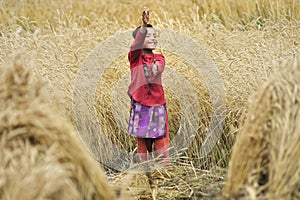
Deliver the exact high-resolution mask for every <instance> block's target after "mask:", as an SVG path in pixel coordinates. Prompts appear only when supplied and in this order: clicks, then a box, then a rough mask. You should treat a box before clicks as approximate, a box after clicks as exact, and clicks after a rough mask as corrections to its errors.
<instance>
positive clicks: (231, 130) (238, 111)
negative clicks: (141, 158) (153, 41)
mask: <svg viewBox="0 0 300 200" xmlns="http://www.w3.org/2000/svg"><path fill="white" fill-rule="evenodd" d="M144 9H148V10H149V11H150V23H151V24H152V25H154V27H155V28H156V30H157V32H158V42H159V44H158V49H157V51H160V52H162V53H164V55H165V57H166V62H167V65H166V71H165V73H164V75H163V84H164V86H165V92H166V98H167V108H168V113H169V126H170V127H169V129H170V140H172V141H175V142H174V143H176V142H177V139H178V138H180V134H183V136H185V137H183V138H184V139H182V140H180V139H179V142H178V145H179V147H182V146H183V148H179V149H176V148H174V150H172V157H171V158H170V159H171V163H172V166H170V167H169V168H164V169H154V170H153V171H152V172H151V173H150V174H149V173H139V172H137V171H136V170H135V169H133V168H131V167H132V163H133V162H134V160H135V158H134V156H133V155H134V153H136V144H135V139H134V138H133V137H131V136H130V135H128V134H127V133H126V126H127V120H128V117H129V103H130V102H129V98H128V96H127V93H126V92H127V91H126V90H127V86H128V84H129V74H128V73H129V64H128V60H127V57H126V55H127V51H128V50H129V45H130V44H131V42H132V38H131V31H132V30H134V29H135V27H137V26H138V25H140V16H141V12H142V10H144ZM0 45H1V51H0V64H1V65H5V64H6V63H9V62H10V61H11V60H12V59H13V58H14V57H15V55H20V56H21V57H22V58H23V60H24V61H23V62H24V63H26V66H29V67H30V70H31V71H32V79H42V80H44V81H45V83H46V88H47V92H48V94H49V95H48V98H49V99H48V103H49V107H50V108H51V109H50V110H51V111H52V112H53V113H55V114H58V115H60V116H61V117H63V118H64V119H65V120H66V123H68V124H69V125H70V126H71V127H72V128H74V130H81V131H77V136H78V138H79V139H80V141H81V145H82V147H84V148H85V150H86V151H87V152H88V153H89V155H90V156H91V157H92V158H93V159H94V160H95V161H98V162H97V163H98V164H99V165H100V166H101V167H102V169H103V174H105V177H106V179H107V182H108V183H109V184H110V185H111V186H113V187H112V188H113V189H112V190H115V191H114V192H115V193H116V194H117V195H116V196H119V197H116V198H119V199H122V198H123V199H218V198H220V199H226V198H227V199H231V198H233V199H234V198H235V199H238V198H241V195H240V196H239V195H237V194H236V193H237V191H238V190H239V189H234V192H233V189H232V190H231V189H228V188H235V187H246V191H254V192H248V193H243V195H244V196H243V198H245V199H270V198H271V196H270V195H262V194H264V193H268V190H266V191H260V190H261V188H259V187H254V186H253V185H251V184H249V183H248V182H247V181H249V180H248V179H247V178H245V177H248V176H250V175H248V176H247V175H245V174H242V173H241V174H240V175H239V174H238V173H237V172H233V171H232V170H236V169H239V168H238V167H235V168H234V166H235V163H239V162H240V163H242V164H244V165H245V166H248V165H247V164H249V163H247V160H249V161H248V162H250V161H251V159H246V158H247V157H246V156H245V157H244V156H242V155H239V154H238V153H239V149H243V148H242V147H243V145H244V146H245V147H249V148H252V146H251V145H250V144H251V143H250V142H248V143H247V141H246V140H245V139H244V140H242V139H241V141H240V140H239V138H245V136H244V137H242V136H243V135H245V134H247V132H251V131H249V130H250V128H249V127H251V123H254V122H251V123H250V122H248V121H249V119H248V117H249V115H251V116H252V115H254V116H255V115H258V118H259V113H260V110H256V111H254V110H253V109H252V110H251V109H250V111H249V108H259V106H255V105H257V104H258V103H257V101H256V98H258V97H257V93H258V94H259V95H261V96H262V97H263V95H264V94H262V93H263V92H262V91H261V88H262V85H264V84H268V83H269V84H273V82H276V81H274V80H276V79H279V78H282V76H280V74H284V73H288V72H289V71H286V68H288V67H289V66H294V62H295V60H297V58H298V57H299V54H300V1H299V0H281V1H279V0H257V1H250V0H249V1H248V0H246V1H243V0H216V1H209V0H186V1H179V0H174V1H172V2H171V1H166V0H152V1H141V0H137V1H128V0H118V1H117V0H113V1H108V0H88V1H79V0H66V1H62V0H52V1H40V0H11V1H8V0H0ZM193 47H195V48H193ZM94 55H95V57H93V56H94ZM92 58H93V59H94V60H92V61H93V62H88V61H91V59H92ZM298 60H299V58H298ZM101 67H102V68H101ZM99 68H101V69H99ZM298 70H299V69H298ZM82 77H84V78H82ZM274 77H275V78H274ZM287 77H288V76H287ZM286 79H287V82H289V81H290V80H289V77H288V78H286ZM272 81H273V82H272ZM297 84H299V82H297V81H294V82H292V85H296V86H299V85H297ZM296 86H295V88H297V87H296ZM291 90H292V89H291ZM295 90H296V89H294V91H295ZM296 94H297V93H296ZM266 95H269V94H266ZM282 95H284V94H282ZM298 95H299V93H298ZM262 97H261V98H262ZM267 97H268V96H267ZM296 97H297V96H296ZM296 97H295V98H296ZM268 98H269V97H268ZM291 102H293V101H291ZM291 104H292V103H291ZM78 105H79V106H78ZM76 106H78V107H76ZM265 107H267V106H265ZM74 111H77V112H74ZM1 112H2V111H1ZM261 112H263V110H261ZM215 116H216V119H217V120H219V121H220V123H218V122H219V121H217V122H216V123H217V125H215V126H213V127H212V126H211V124H212V122H215V121H214V119H215ZM266 118H267V117H266ZM266 118H265V119H266ZM91 119H93V120H91ZM280 119H281V118H280V116H279V119H276V120H280ZM297 119H298V118H297ZM276 120H275V121H276ZM283 120H287V121H286V123H285V124H289V123H291V125H293V124H297V120H294V119H290V118H284V119H283ZM83 124H84V125H83ZM255 124H256V125H257V126H259V125H261V124H262V123H261V124H260V123H258V122H257V123H254V125H255ZM257 130H260V129H259V128H257ZM285 130H288V129H276V131H277V132H284V133H285ZM99 131H100V132H99ZM276 131H275V130H274V133H277V132H276ZM99 133H101V134H99ZM210 133H215V134H217V133H218V134H219V135H218V134H217V136H218V138H217V139H211V138H210V135H209V134H210ZM251 133H252V132H251ZM288 133H289V132H288V131H287V134H288ZM253 134H254V135H255V133H254V132H253ZM294 134H298V138H299V131H298V132H295V133H294ZM240 135H242V136H241V137H239V136H240ZM102 136H105V137H102ZM1 137H2V136H1ZM276 137H279V138H281V137H282V138H285V137H286V136H285V137H283V136H280V134H277V135H276ZM185 139H186V140H185ZM270 140H271V139H270ZM277 140H280V139H278V138H277ZM286 140H287V141H290V140H288V139H286ZM103 141H104V142H105V143H104V142H103ZM212 141H213V142H212ZM237 141H239V142H237ZM297 141H298V143H295V144H293V145H294V149H297V148H298V149H299V145H300V144H299V140H297ZM103 144H105V145H103ZM235 144H237V147H235V148H233V146H234V145H235ZM272 144H273V143H272ZM275 144H276V145H278V144H277V143H275ZM187 145H188V147H187V148H184V147H185V146H187ZM205 145H208V146H209V145H211V148H204V147H206V146H205ZM238 145H240V146H238ZM247 145H250V146H247ZM266 146H268V145H266ZM278 146H280V145H278ZM253 148H255V145H253ZM284 148H287V147H286V146H285V147H284ZM114 149H118V150H119V151H120V152H116V151H115V150H114ZM203 149H204V150H203ZM207 149H209V151H206V150H207ZM266 149H268V147H265V149H264V150H266ZM249 151H251V150H249ZM286 151H287V152H289V150H286ZM122 152H127V153H126V155H125V156H124V157H121V158H122V159H121V161H120V160H118V157H120V153H122ZM232 152H233V157H232V159H231V153H232ZM241 152H242V151H241ZM245 152H247V150H245ZM254 152H256V153H257V157H259V158H261V157H260V156H263V155H262V154H259V153H260V150H259V148H258V149H257V151H254ZM267 152H271V153H272V152H273V150H272V149H268V151H267ZM271 153H270V154H271ZM297 153H298V154H299V150H298V152H297ZM297 153H295V155H297ZM249 154H250V155H249V157H251V153H249ZM122 155H123V154H121V156H122ZM112 158H116V159H115V160H114V159H112ZM287 158H290V160H286V162H291V163H294V161H293V160H292V159H291V157H287ZM262 160H263V159H262ZM252 161H253V160H252ZM253 162H254V161H253ZM255 162H256V161H255ZM111 163H112V165H113V166H114V167H111V165H110V164H111ZM275 164H276V162H275ZM275 164H274V163H272V165H275ZM279 164H280V163H279ZM117 165H118V166H117ZM264 166H265V165H264ZM267 166H268V167H266V168H263V169H264V170H266V169H267V168H268V169H269V168H270V167H269V166H270V165H269V164H268V165H267ZM293 166H294V165H293ZM295 166H296V167H297V166H298V167H300V166H299V163H296V164H295ZM114 168H118V169H114ZM119 169H120V170H119ZM255 169H256V168H251V169H250V168H249V169H247V170H248V172H249V173H253V170H255ZM251 170H252V171H251ZM234 173H237V175H239V176H240V179H237V180H243V181H244V182H243V183H242V181H240V182H238V181H237V182H234V179H233V178H232V177H231V176H232V174H234ZM272 173H273V172H272ZM288 173H290V172H286V173H285V174H284V173H282V176H284V175H286V176H288V175H292V176H293V175H294V176H295V177H299V170H298V171H294V173H295V174H288ZM279 179H280V177H279ZM227 180H228V181H227ZM298 180H300V178H299V179H298ZM235 184H236V186H234V185H235ZM247 184H248V185H247ZM250 186H251V187H250ZM252 186H253V187H252ZM293 186H295V188H296V189H295V190H297V189H298V190H299V181H298V182H297V181H296V183H295V184H294V185H293ZM0 187H1V188H3V187H4V186H1V183H0ZM247 187H248V188H247ZM249 187H250V189H249ZM224 188H225V192H222V191H223V190H224ZM267 188H271V189H270V191H272V192H273V194H278V195H281V196H272V198H273V199H276V198H278V199H284V198H285V197H286V199H290V198H291V196H284V195H282V193H280V192H278V193H276V192H274V191H276V189H277V190H280V187H279V186H278V187H277V188H274V187H273V186H270V187H267ZM247 189H248V190H247ZM1 190H2V189H1ZM254 194H255V195H254ZM293 195H295V196H293V197H295V199H296V198H297V195H299V192H298V193H295V194H293ZM128 196H130V197H128ZM0 197H1V199H5V196H3V195H2V193H0ZM298 197H299V196H298Z"/></svg>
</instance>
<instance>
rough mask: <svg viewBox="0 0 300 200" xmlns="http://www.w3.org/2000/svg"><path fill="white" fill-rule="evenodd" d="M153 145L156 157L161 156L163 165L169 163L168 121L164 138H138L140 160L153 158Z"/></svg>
mask: <svg viewBox="0 0 300 200" xmlns="http://www.w3.org/2000/svg"><path fill="white" fill-rule="evenodd" d="M167 119H168V117H167ZM167 122H168V121H167ZM153 146H154V151H155V157H159V158H161V159H160V160H161V163H162V164H163V165H169V159H168V158H169V130H168V123H167V125H166V136H165V137H163V138H137V147H138V148H137V151H138V155H139V162H143V161H147V160H149V159H151V158H152V152H153Z"/></svg>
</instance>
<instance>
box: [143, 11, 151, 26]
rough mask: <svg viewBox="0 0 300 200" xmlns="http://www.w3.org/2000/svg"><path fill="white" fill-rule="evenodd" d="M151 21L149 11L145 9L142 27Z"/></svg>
mask: <svg viewBox="0 0 300 200" xmlns="http://www.w3.org/2000/svg"><path fill="white" fill-rule="evenodd" d="M148 21H149V11H145V10H144V11H143V13H142V27H147V24H148Z"/></svg>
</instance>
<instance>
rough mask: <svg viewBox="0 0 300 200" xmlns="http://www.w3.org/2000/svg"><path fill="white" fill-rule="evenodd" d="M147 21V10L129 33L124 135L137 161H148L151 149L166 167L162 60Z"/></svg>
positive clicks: (165, 113) (166, 133) (165, 111)
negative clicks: (127, 111) (133, 144)
mask: <svg viewBox="0 0 300 200" xmlns="http://www.w3.org/2000/svg"><path fill="white" fill-rule="evenodd" d="M148 21H149V11H143V13H142V24H141V26H139V27H137V28H136V29H135V31H134V32H133V33H132V36H133V38H134V41H133V44H132V45H131V46H130V51H129V53H128V60H129V63H130V72H131V82H130V85H129V87H128V94H129V96H130V98H131V105H130V119H129V126H128V132H129V133H130V134H132V135H134V136H136V137H137V149H138V150H137V151H138V159H139V162H143V161H147V160H149V159H151V155H152V151H153V148H154V151H155V156H156V157H158V158H159V159H161V160H160V161H161V162H160V163H161V164H162V165H168V164H169V160H168V157H169V133H168V117H167V109H166V99H165V96H164V90H163V87H162V81H161V74H162V72H163V71H164V67H165V58H164V56H163V55H162V54H156V53H153V50H155V48H156V45H157V39H156V33H155V30H154V29H153V27H152V25H151V24H148Z"/></svg>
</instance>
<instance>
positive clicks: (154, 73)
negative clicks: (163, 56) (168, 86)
mask: <svg viewBox="0 0 300 200" xmlns="http://www.w3.org/2000/svg"><path fill="white" fill-rule="evenodd" d="M152 73H153V75H154V76H156V75H157V74H158V68H157V65H156V64H155V62H154V63H153V65H152Z"/></svg>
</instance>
